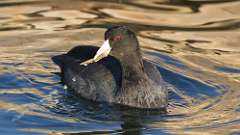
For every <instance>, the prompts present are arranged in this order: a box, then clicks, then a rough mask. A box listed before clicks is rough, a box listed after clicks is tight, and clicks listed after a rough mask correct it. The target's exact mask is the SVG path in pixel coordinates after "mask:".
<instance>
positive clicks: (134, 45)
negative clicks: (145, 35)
mask: <svg viewBox="0 0 240 135" xmlns="http://www.w3.org/2000/svg"><path fill="white" fill-rule="evenodd" d="M105 40H109V44H110V46H111V52H110V54H109V55H108V56H107V57H105V58H103V59H101V60H100V61H97V62H94V63H91V64H89V65H87V66H84V65H80V63H81V62H84V61H86V60H88V59H91V58H93V57H94V56H95V54H96V52H97V51H98V49H99V48H98V47H94V46H78V47H75V48H73V49H72V50H70V51H69V52H68V53H66V54H62V55H58V56H54V57H53V58H52V60H53V61H54V63H56V64H57V65H58V66H59V67H60V69H61V73H62V79H63V82H64V83H65V84H66V85H67V86H68V87H69V88H70V89H72V90H73V91H74V92H76V94H78V95H79V96H81V97H84V98H87V99H89V100H93V101H103V102H109V103H117V104H123V105H128V106H132V107H138V108H165V107H166V106H167V101H168V98H167V95H168V94H167V93H168V92H167V88H166V86H165V85H166V84H165V82H164V81H163V80H162V78H161V75H160V73H159V71H158V70H157V68H156V67H155V66H154V65H153V64H151V63H150V62H147V61H145V60H142V56H141V52H140V48H139V44H138V41H137V38H136V36H135V34H134V33H133V32H132V31H130V30H129V29H128V28H127V27H123V26H118V27H113V28H110V29H108V30H107V31H106V33H105Z"/></svg>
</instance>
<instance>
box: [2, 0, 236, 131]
mask: <svg viewBox="0 0 240 135" xmlns="http://www.w3.org/2000/svg"><path fill="white" fill-rule="evenodd" d="M239 8H240V2H239V1H238V0H147V1H146V0H135V1H127V0H109V1H105V2H103V1H100V0H89V1H83V0H78V1H77V0H21V1H20V0H2V1H0V116H1V117H0V131H1V134H9V135H10V134H11V135H12V134H13V135H21V134H24V135H39V134H50V135H55V134H66V135H72V134H73V135H74V134H128V135H134V134H135V135H138V134H156V135H159V134H163V135H165V134H167V135H168V134H193V135H196V134H208V135H211V134H219V135H220V134H224V135H225V134H228V135H238V134H240V91H239V88H240V59H239V57H240V29H239V28H240V27H239V26H240V12H239ZM119 24H121V25H127V26H129V27H130V28H132V29H133V30H134V31H135V32H136V34H137V36H138V38H139V41H140V45H141V48H142V50H143V56H144V58H145V59H147V60H149V61H151V62H152V63H154V64H155V65H157V66H158V69H159V71H160V72H161V74H162V76H163V79H164V80H165V81H167V82H169V84H170V85H171V87H172V89H171V90H170V95H169V99H170V102H169V106H168V109H167V113H165V112H161V111H157V110H147V111H146V110H145V111H142V110H137V109H132V108H126V107H117V106H111V105H107V104H104V103H99V104H96V103H93V102H90V101H86V100H84V99H80V98H77V97H75V96H74V95H72V94H71V93H68V92H67V91H66V90H65V89H64V87H63V86H62V84H60V83H59V82H60V78H59V76H58V75H57V74H56V73H57V72H59V69H58V67H57V66H56V65H54V64H53V62H52V61H51V59H50V58H51V57H52V56H54V55H57V54H61V53H65V52H66V51H68V50H69V49H71V48H72V47H74V46H76V45H96V46H99V45H100V44H101V43H102V40H103V33H104V31H105V30H106V28H107V27H108V26H110V25H119Z"/></svg>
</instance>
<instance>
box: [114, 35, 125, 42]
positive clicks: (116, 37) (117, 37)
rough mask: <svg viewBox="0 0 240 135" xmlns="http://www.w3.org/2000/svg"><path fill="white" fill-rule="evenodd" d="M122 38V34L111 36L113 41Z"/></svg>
mask: <svg viewBox="0 0 240 135" xmlns="http://www.w3.org/2000/svg"><path fill="white" fill-rule="evenodd" d="M122 39H123V37H122V35H117V36H115V37H113V41H120V40H122Z"/></svg>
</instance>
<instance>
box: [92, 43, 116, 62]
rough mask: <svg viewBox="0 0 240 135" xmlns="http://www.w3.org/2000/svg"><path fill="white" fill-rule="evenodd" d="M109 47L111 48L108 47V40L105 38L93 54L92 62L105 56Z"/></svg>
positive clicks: (109, 49) (108, 51)
mask: <svg viewBox="0 0 240 135" xmlns="http://www.w3.org/2000/svg"><path fill="white" fill-rule="evenodd" d="M111 49H112V48H111V47H110V44H109V41H108V40H105V41H104V43H103V44H102V46H101V47H100V49H98V51H97V53H96V54H95V56H94V58H93V60H94V62H97V61H99V60H101V59H102V58H104V57H107V56H108V54H109V53H110V51H111Z"/></svg>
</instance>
